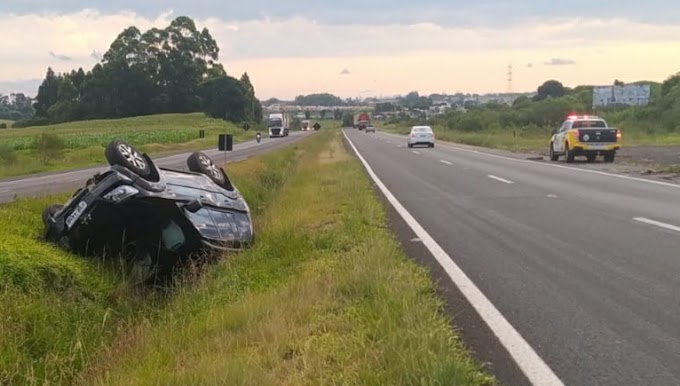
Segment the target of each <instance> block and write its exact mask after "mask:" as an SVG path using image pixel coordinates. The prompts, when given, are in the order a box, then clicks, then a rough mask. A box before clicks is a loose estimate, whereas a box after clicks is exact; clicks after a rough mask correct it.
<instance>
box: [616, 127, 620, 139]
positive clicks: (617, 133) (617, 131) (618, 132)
mask: <svg viewBox="0 0 680 386" xmlns="http://www.w3.org/2000/svg"><path fill="white" fill-rule="evenodd" d="M620 140H621V130H616V141H617V142H618V141H620Z"/></svg>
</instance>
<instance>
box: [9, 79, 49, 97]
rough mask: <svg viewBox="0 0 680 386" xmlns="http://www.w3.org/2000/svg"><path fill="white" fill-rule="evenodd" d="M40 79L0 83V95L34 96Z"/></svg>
mask: <svg viewBox="0 0 680 386" xmlns="http://www.w3.org/2000/svg"><path fill="white" fill-rule="evenodd" d="M42 81H43V80H42V79H37V78H36V79H25V80H11V81H0V94H4V95H8V94H11V93H23V94H25V95H27V96H31V97H33V96H35V94H36V92H37V91H38V87H40V84H41V83H42Z"/></svg>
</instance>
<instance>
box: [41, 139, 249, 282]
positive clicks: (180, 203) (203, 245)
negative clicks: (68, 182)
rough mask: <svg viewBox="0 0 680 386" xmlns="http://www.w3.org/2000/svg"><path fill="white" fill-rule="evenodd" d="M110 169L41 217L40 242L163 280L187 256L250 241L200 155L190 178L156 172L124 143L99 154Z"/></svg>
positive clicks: (215, 172)
mask: <svg viewBox="0 0 680 386" xmlns="http://www.w3.org/2000/svg"><path fill="white" fill-rule="evenodd" d="M105 155H106V160H107V161H108V163H109V165H110V167H109V168H108V169H107V170H106V171H104V172H103V173H97V174H95V175H94V176H93V177H92V178H90V179H89V180H88V181H87V183H86V185H85V186H84V187H82V188H80V189H78V190H77V191H76V192H75V193H74V194H73V196H72V197H71V198H70V199H69V200H68V202H66V204H65V205H50V206H48V207H47V208H45V210H44V211H43V223H44V224H45V231H44V238H45V239H46V240H47V241H49V242H53V243H56V244H58V245H60V246H62V247H64V248H67V249H68V250H71V251H73V252H75V253H78V254H81V255H89V256H91V255H100V256H101V255H105V256H107V257H108V256H120V257H125V258H126V259H128V260H131V261H132V262H133V263H134V264H135V265H137V266H141V267H143V269H144V270H145V271H146V270H149V271H148V272H155V273H156V274H162V275H167V274H169V273H171V270H173V269H175V268H177V267H178V265H179V264H181V263H183V262H185V261H186V260H187V259H189V258H191V257H192V256H196V255H201V254H205V252H208V253H210V252H215V251H217V252H222V251H234V250H236V251H237V250H241V249H244V248H246V247H248V246H249V245H250V244H252V242H253V241H254V235H253V227H252V222H251V217H250V209H249V208H248V205H247V203H246V202H245V200H244V199H243V197H242V196H241V194H240V192H239V191H238V189H236V187H234V186H233V185H232V183H231V181H230V180H229V178H228V177H227V174H226V173H225V172H224V170H223V169H222V168H219V167H217V166H216V165H215V163H214V162H213V161H212V160H211V159H210V158H209V157H208V156H207V155H206V154H204V153H202V152H195V153H192V154H191V155H190V156H189V157H188V159H187V166H188V168H189V172H185V171H180V170H172V169H166V168H158V167H157V166H156V165H155V164H154V162H153V161H152V160H151V158H150V157H149V156H148V155H147V154H145V153H140V152H139V151H137V150H136V149H135V148H134V147H132V146H130V145H129V144H127V143H125V142H123V141H119V140H117V141H113V142H111V143H110V144H109V145H108V146H107V148H106V152H105Z"/></svg>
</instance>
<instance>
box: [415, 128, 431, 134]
mask: <svg viewBox="0 0 680 386" xmlns="http://www.w3.org/2000/svg"><path fill="white" fill-rule="evenodd" d="M413 132H414V133H431V132H432V129H431V128H429V127H414V128H413Z"/></svg>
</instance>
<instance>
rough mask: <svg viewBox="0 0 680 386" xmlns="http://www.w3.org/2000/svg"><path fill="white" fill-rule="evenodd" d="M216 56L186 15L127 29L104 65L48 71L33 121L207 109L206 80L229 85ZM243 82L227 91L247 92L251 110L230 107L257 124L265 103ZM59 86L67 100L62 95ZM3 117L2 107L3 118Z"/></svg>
mask: <svg viewBox="0 0 680 386" xmlns="http://www.w3.org/2000/svg"><path fill="white" fill-rule="evenodd" d="M218 58H219V48H218V46H217V42H216V41H215V40H214V39H213V37H212V36H211V35H210V32H209V31H208V30H207V29H205V28H204V29H202V30H200V29H198V28H197V27H196V25H195V23H194V21H193V20H192V19H190V18H188V17H185V16H180V17H177V18H175V19H174V20H172V22H171V23H170V24H169V25H168V26H167V27H165V28H162V29H161V28H151V29H149V30H147V31H145V32H142V31H140V30H139V29H138V28H137V27H135V26H131V27H128V28H126V29H124V30H123V31H122V32H121V33H120V34H119V35H118V36H117V37H116V38H115V39H114V40H113V42H112V43H111V45H110V47H109V48H108V50H107V51H106V53H105V54H104V55H103V57H102V60H101V62H100V63H97V64H96V65H95V66H94V67H93V68H92V69H91V70H90V71H87V72H85V71H84V70H83V69H82V68H79V69H78V70H77V71H76V70H73V71H70V72H67V73H64V74H63V75H57V74H55V73H54V71H52V69H51V68H48V71H47V74H46V76H45V80H44V81H43V83H42V84H41V86H40V89H39V92H38V96H37V97H36V100H35V104H34V106H35V114H34V119H33V121H34V123H35V122H38V121H40V123H45V124H46V123H49V121H53V122H56V121H60V122H61V121H63V120H64V119H68V120H76V119H96V118H121V117H129V116H137V115H147V114H158V113H171V112H173V113H186V112H194V111H202V110H205V109H206V102H205V101H203V100H202V99H201V96H202V95H203V93H204V92H205V91H206V90H204V89H203V88H204V84H205V82H207V81H210V80H214V79H218V80H219V81H218V82H217V83H210V84H212V85H215V84H220V85H222V86H225V85H227V83H225V77H226V76H227V74H226V71H225V70H224V66H223V65H222V64H220V63H218V62H217V61H218ZM65 78H68V79H69V81H70V84H69V85H66V84H65V83H64V85H62V79H65ZM229 79H233V78H229ZM241 81H242V83H243V84H244V87H240V88H238V87H232V86H233V85H231V86H229V87H227V88H225V89H228V90H231V91H230V92H235V93H236V94H235V95H230V96H229V97H230V98H232V97H233V99H234V100H235V101H238V103H241V102H243V101H242V100H241V97H242V95H241V91H242V90H245V92H246V94H245V95H246V96H247V97H248V103H245V104H244V105H243V108H244V109H246V110H247V111H244V112H239V113H236V112H234V111H233V109H232V108H231V107H230V108H228V109H227V110H229V111H230V114H231V116H239V117H241V116H243V115H245V116H246V117H247V119H249V120H254V121H256V122H259V121H260V120H261V116H262V105H261V103H260V101H259V100H258V99H257V98H256V97H255V90H254V88H253V87H252V83H251V81H250V78H249V77H248V75H247V74H244V76H243V77H242V79H241ZM226 82H231V80H229V81H226ZM229 84H231V83H229ZM60 87H61V88H63V90H62V91H63V92H62V94H63V97H59V93H60ZM225 87H226V86H225ZM218 88H219V87H218ZM74 90H75V93H74V92H73V91H74ZM212 102H214V101H209V102H208V103H207V105H210V103H212ZM57 103H59V105H58V106H57V105H56V104H57ZM50 109H51V110H50ZM225 111H226V110H225ZM3 113H4V110H2V109H0V114H3ZM240 119H241V118H240ZM244 119H245V118H244Z"/></svg>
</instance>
